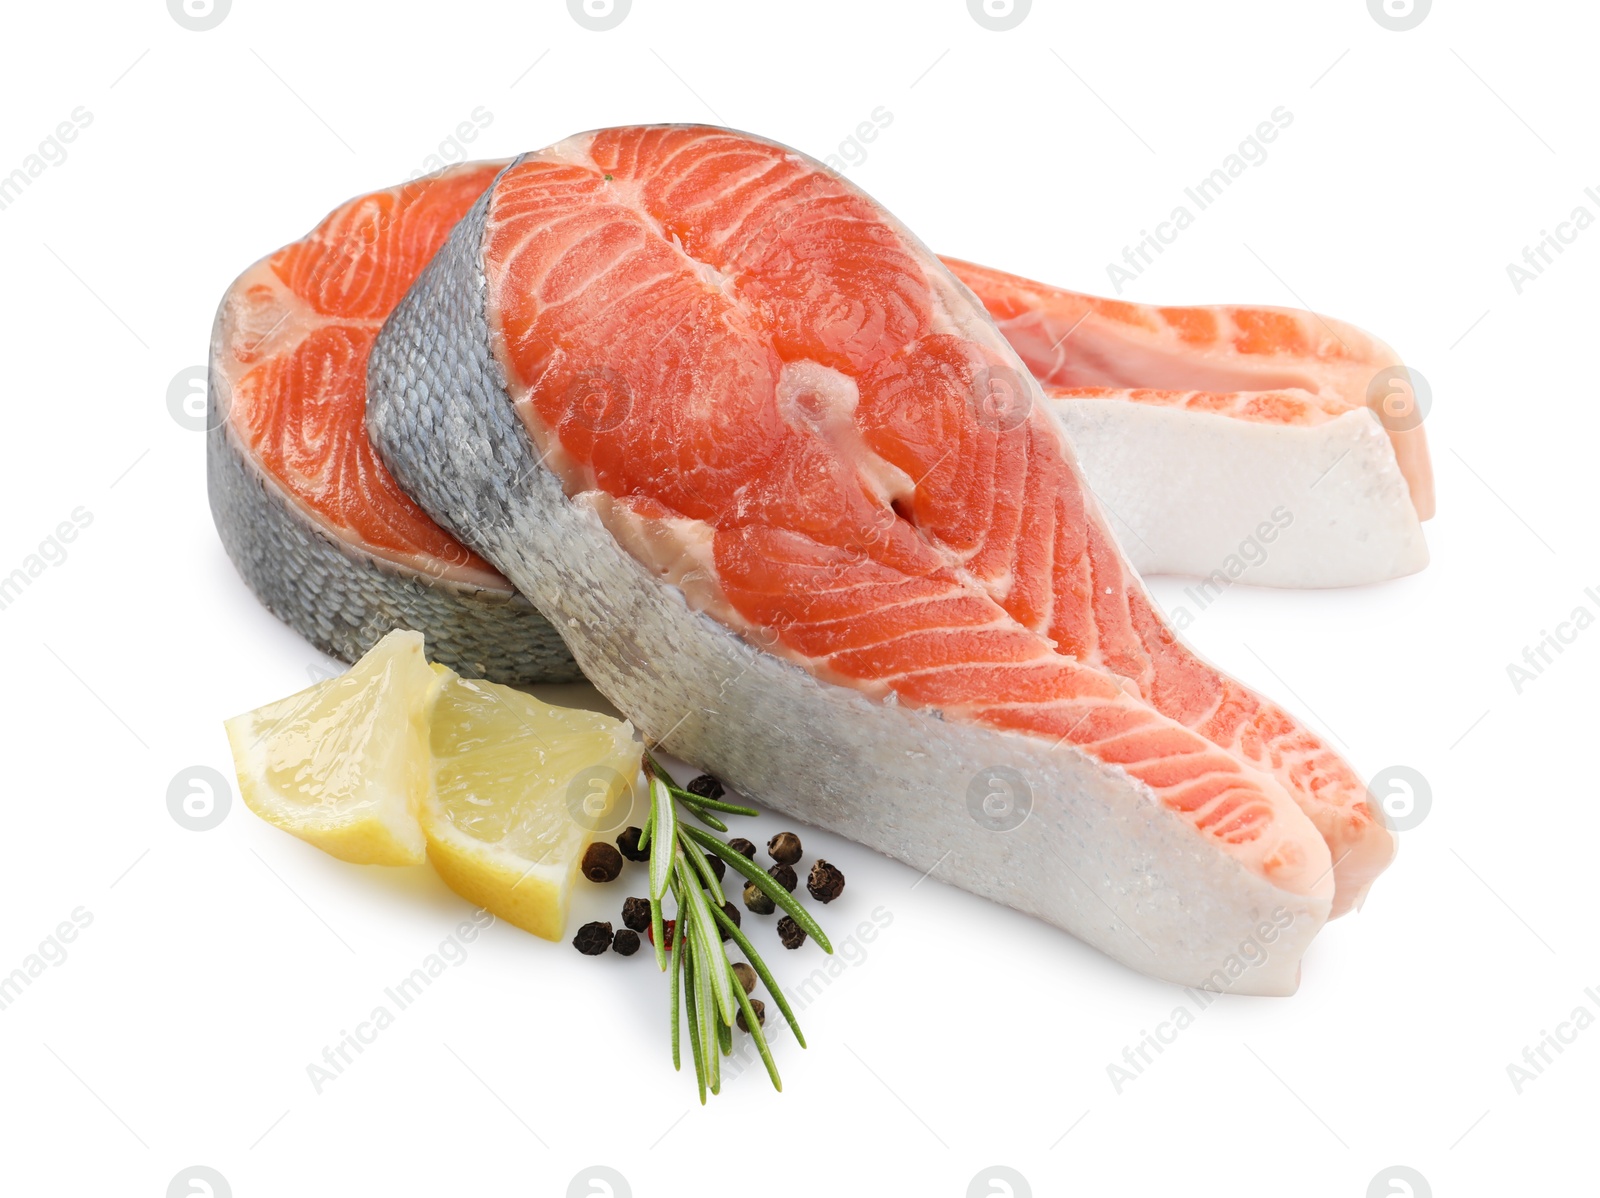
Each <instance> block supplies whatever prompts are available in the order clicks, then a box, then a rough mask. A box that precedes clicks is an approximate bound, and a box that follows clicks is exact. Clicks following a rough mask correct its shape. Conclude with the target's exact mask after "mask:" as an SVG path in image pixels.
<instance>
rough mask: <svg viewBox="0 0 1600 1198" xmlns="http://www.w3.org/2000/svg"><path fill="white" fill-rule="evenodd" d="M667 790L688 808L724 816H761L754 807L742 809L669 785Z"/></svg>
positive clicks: (735, 804)
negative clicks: (701, 809)
mask: <svg viewBox="0 0 1600 1198" xmlns="http://www.w3.org/2000/svg"><path fill="white" fill-rule="evenodd" d="M667 789H668V790H670V791H671V792H672V793H673V796H674V797H676V798H677V799H678V801H679V802H681V803H683V804H684V805H685V806H687V807H700V808H703V809H704V810H706V811H720V812H722V813H723V814H724V815H759V814H761V813H760V812H759V811H757V810H756V809H755V808H754V807H741V806H739V804H738V803H725V802H723V801H722V800H721V799H708V798H706V797H705V795H697V794H695V793H693V792H692V791H687V790H684V789H683V787H681V786H674V785H673V784H672V783H671V782H669V783H667Z"/></svg>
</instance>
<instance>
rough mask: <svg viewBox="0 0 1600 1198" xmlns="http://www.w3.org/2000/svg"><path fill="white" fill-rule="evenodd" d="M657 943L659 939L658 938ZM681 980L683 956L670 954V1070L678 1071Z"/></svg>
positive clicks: (680, 1065)
mask: <svg viewBox="0 0 1600 1198" xmlns="http://www.w3.org/2000/svg"><path fill="white" fill-rule="evenodd" d="M651 907H652V913H654V904H651ZM658 941H659V938H658ZM656 951H657V953H659V952H660V951H661V950H660V947H659V943H658V947H657V949H656ZM682 980H683V954H682V953H673V954H672V988H671V997H670V998H669V999H668V1003H667V1006H668V1011H669V1013H670V1016H671V1021H672V1068H673V1069H674V1070H678V1069H681V1068H682V1067H683V1066H682V1064H681V1063H680V1061H679V1059H678V988H679V985H680V984H681V982H682ZM745 1018H746V1019H748V1018H750V1017H749V1016H748V1015H746V1016H745Z"/></svg>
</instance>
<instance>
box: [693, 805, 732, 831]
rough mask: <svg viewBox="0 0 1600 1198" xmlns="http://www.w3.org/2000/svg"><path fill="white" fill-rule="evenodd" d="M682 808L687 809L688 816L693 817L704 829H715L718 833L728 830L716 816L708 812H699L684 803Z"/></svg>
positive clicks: (696, 808) (694, 807)
mask: <svg viewBox="0 0 1600 1198" xmlns="http://www.w3.org/2000/svg"><path fill="white" fill-rule="evenodd" d="M684 806H685V807H687V808H689V814H690V815H692V816H694V817H695V819H697V820H699V821H700V822H701V823H702V824H704V825H705V826H706V827H708V828H715V829H716V830H717V831H718V832H726V831H727V830H728V825H727V824H725V823H723V822H722V821H721V820H720V819H718V818H717V817H716V816H714V815H712V814H711V813H710V812H709V811H701V810H700V808H698V807H696V806H694V805H693V804H691V803H685V804H684Z"/></svg>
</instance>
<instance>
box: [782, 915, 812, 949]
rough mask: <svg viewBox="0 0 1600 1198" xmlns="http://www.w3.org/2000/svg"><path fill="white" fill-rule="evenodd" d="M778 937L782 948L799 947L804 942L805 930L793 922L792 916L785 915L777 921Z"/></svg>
mask: <svg viewBox="0 0 1600 1198" xmlns="http://www.w3.org/2000/svg"><path fill="white" fill-rule="evenodd" d="M778 939H779V940H781V941H783V947H784V948H799V947H800V946H801V945H802V944H804V943H805V942H806V930H805V929H804V928H802V927H801V926H800V925H799V924H797V923H795V921H794V916H792V915H785V916H784V917H783V918H782V919H780V920H779V921H778Z"/></svg>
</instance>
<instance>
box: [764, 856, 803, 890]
mask: <svg viewBox="0 0 1600 1198" xmlns="http://www.w3.org/2000/svg"><path fill="white" fill-rule="evenodd" d="M767 873H768V874H769V875H771V877H772V879H773V881H775V882H777V884H778V885H779V886H782V887H783V888H784V889H785V890H787V891H788V892H789V893H790V894H793V893H794V888H795V887H796V886H798V885H799V884H800V879H799V878H797V877H795V874H794V866H792V865H790V864H788V863H787V862H780V863H778V864H777V865H774V866H773V867H772V868H771V869H769V870H767Z"/></svg>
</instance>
